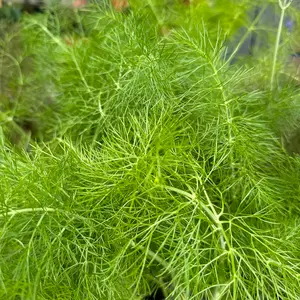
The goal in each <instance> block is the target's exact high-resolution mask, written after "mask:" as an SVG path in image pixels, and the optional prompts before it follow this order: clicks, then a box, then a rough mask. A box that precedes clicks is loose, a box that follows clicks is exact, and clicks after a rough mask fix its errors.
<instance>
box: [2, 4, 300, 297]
mask: <svg viewBox="0 0 300 300" xmlns="http://www.w3.org/2000/svg"><path fill="white" fill-rule="evenodd" d="M145 15H146V12H145V11H144V10H140V11H133V12H131V13H128V14H127V15H123V14H117V13H116V14H115V13H113V12H111V11H102V10H99V9H97V8H86V9H85V11H84V12H82V14H78V15H76V16H75V17H76V18H77V22H78V24H79V25H80V28H82V30H80V32H78V33H77V34H71V33H69V32H68V28H67V29H66V30H62V27H61V24H63V23H60V22H55V21H54V20H58V21H59V20H60V17H59V15H58V14H57V15H56V14H55V12H54V14H49V15H43V16H38V17H35V18H32V19H31V18H28V19H25V20H23V23H22V24H23V27H22V29H21V34H20V35H21V37H22V38H23V39H24V41H26V42H25V43H24V44H23V45H24V46H23V47H24V48H22V49H23V50H22V51H25V53H30V55H34V59H33V64H34V66H35V68H36V69H35V70H36V71H35V72H32V73H30V74H25V73H24V72H19V74H21V75H20V77H19V78H23V79H22V80H23V81H22V82H26V81H27V80H33V79H34V80H36V81H35V85H34V86H33V85H31V84H28V86H26V89H25V88H22V91H21V92H20V97H19V98H20V100H18V102H17V103H18V106H17V109H12V108H9V109H7V108H4V109H3V108H2V107H1V110H2V111H3V112H2V114H1V123H0V125H1V127H0V129H1V131H0V137H1V138H0V141H1V145H2V147H1V150H0V172H1V174H2V178H1V181H0V212H1V214H0V228H1V231H0V266H1V268H0V270H1V271H0V286H1V288H0V298H3V299H8V300H10V299H49V300H50V299H66V300H67V299H95V300H96V299H97V300H98V299H111V300H115V299H124V300H125V299H142V297H143V296H144V295H146V294H147V293H149V291H150V290H151V288H153V285H158V286H160V287H161V288H162V289H163V290H164V293H165V294H166V295H167V296H168V299H270V300H271V299H297V298H298V297H299V296H300V294H299V285H300V282H299V281H300V278H299V272H300V266H299V259H300V251H299V242H300V240H299V237H300V232H299V228H300V226H299V225H300V218H299V190H300V184H299V183H300V178H299V177H300V173H299V167H300V161H299V157H298V156H291V155H289V154H288V153H287V151H286V150H285V149H284V147H283V145H282V144H281V141H280V138H279V136H278V135H277V132H276V130H274V128H278V127H280V126H282V125H281V124H285V122H286V121H287V120H288V119H291V117H290V116H291V115H293V119H294V120H296V118H297V117H296V116H297V114H298V112H299V107H298V105H297V97H296V96H295V95H297V94H298V92H299V91H298V90H297V89H296V88H295V87H291V86H286V87H285V88H283V89H281V90H274V91H270V90H263V89H261V90H257V89H254V88H253V87H252V86H246V85H245V83H247V82H251V81H253V76H256V73H255V71H252V70H250V69H248V68H239V67H237V66H232V65H230V64H229V61H227V60H226V48H225V47H224V40H223V34H222V33H220V34H219V35H218V36H216V35H214V34H216V31H217V28H218V25H216V27H214V28H209V27H207V26H206V25H203V24H202V23H199V24H198V31H197V32H196V31H193V32H192V33H190V32H189V31H188V30H187V29H186V28H185V27H184V26H183V27H182V28H177V29H175V30H173V31H172V33H171V34H170V35H169V36H167V37H162V36H160V35H159V34H158V33H157V27H156V26H155V24H156V21H155V20H154V19H153V16H152V17H151V16H149V17H145ZM56 17H57V18H56ZM191 24H192V23H191ZM66 26H67V25H66ZM68 26H69V25H68ZM68 26H67V27H68ZM65 28H66V27H65ZM226 30H227V29H226ZM26 51H27V52H26ZM4 53H5V52H4ZM23 53H24V52H23ZM16 56H17V57H18V54H17V55H16ZM5 57H7V55H4V54H3V56H2V60H3V61H4V58H5ZM8 58H10V57H8ZM5 59H6V58H5ZM7 61H12V62H13V65H14V66H16V70H19V69H20V64H22V62H23V60H21V59H20V60H17V61H15V59H10V60H9V59H7ZM7 61H6V62H5V64H7V63H8V62H7ZM42 71H43V72H42ZM14 72H17V71H14ZM4 75H5V74H4ZM8 78H11V77H10V76H8ZM268 79H269V80H270V78H268ZM268 82H269V81H268ZM18 86H20V84H19V85H18ZM21 86H22V87H23V86H25V84H21ZM46 87H49V88H51V89H54V93H55V99H54V101H55V105H54V107H55V109H53V108H52V107H51V109H49V114H48V115H47V114H42V116H41V112H44V111H43V109H47V107H48V108H49V106H48V105H44V103H45V102H44V100H43V99H44V96H45V95H46V94H47V93H44V94H42V95H41V98H37V97H36V95H37V93H38V92H37V91H39V94H40V91H41V90H43V91H46ZM12 91H13V92H14V93H16V89H15V88H12ZM25 91H27V92H28V93H27V92H26V93H25ZM52 92H53V90H52ZM29 95H31V97H32V98H31V99H32V102H31V101H29V98H28V97H29ZM270 99H271V100H270ZM278 99H282V101H280V102H279V101H278ZM3 103H5V101H4V102H3ZM41 103H42V104H41ZM291 104H292V105H293V110H292V109H290V105H291ZM37 105H41V106H42V110H41V109H40V106H38V107H37ZM21 109H22V110H21ZM26 109H27V111H28V114H29V115H30V117H31V118H32V119H35V120H39V121H37V122H38V124H41V123H42V122H43V121H41V120H44V121H45V122H48V123H47V126H46V128H41V129H40V135H41V138H40V140H39V139H37V140H36V141H35V142H34V141H32V143H31V148H30V151H18V152H17V151H14V149H13V147H12V146H10V145H9V143H8V142H7V140H6V138H7V135H6V134H5V133H6V131H7V130H9V126H8V125H7V122H8V121H10V122H12V121H14V118H15V116H18V114H17V112H19V114H20V116H23V117H24V116H25V115H26V113H25V110H26ZM21 112H23V113H21ZM50 112H51V113H50ZM279 113H280V114H279ZM39 118H42V119H39ZM2 128H3V130H2ZM291 152H295V151H291Z"/></svg>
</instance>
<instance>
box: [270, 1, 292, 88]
mask: <svg viewBox="0 0 300 300" xmlns="http://www.w3.org/2000/svg"><path fill="white" fill-rule="evenodd" d="M292 1H293V0H291V1H288V0H284V3H282V1H281V0H278V3H279V6H280V8H281V14H280V20H279V24H278V29H277V36H276V42H275V49H274V56H273V64H272V71H271V80H270V87H271V90H273V88H274V79H275V69H276V62H277V57H278V49H279V43H280V37H281V32H282V26H283V20H284V15H285V10H286V9H287V8H288V7H289V6H290V4H291V3H292Z"/></svg>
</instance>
